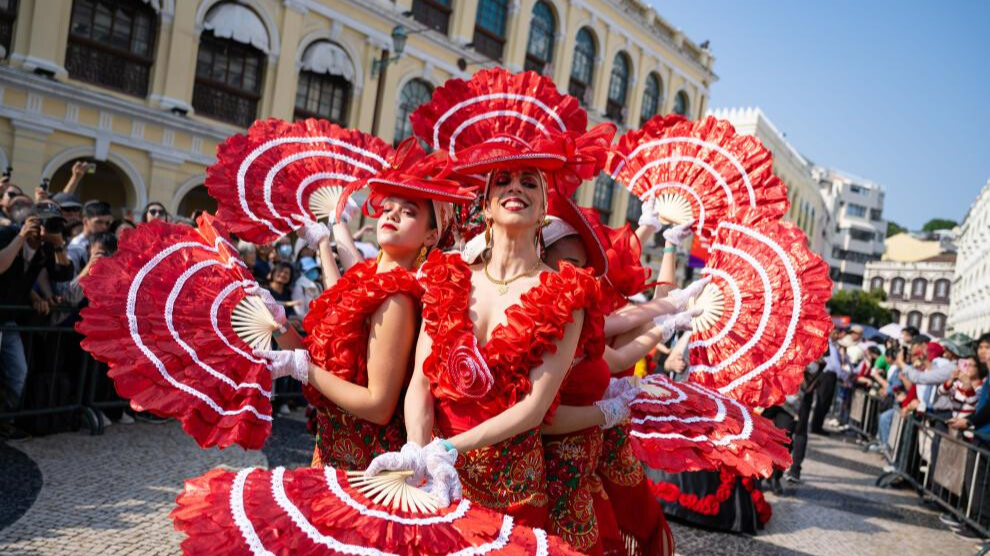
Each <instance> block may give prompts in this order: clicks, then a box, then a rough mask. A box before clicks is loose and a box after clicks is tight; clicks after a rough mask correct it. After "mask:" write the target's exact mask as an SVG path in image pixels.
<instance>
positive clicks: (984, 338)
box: [976, 332, 990, 345]
mask: <svg viewBox="0 0 990 556" xmlns="http://www.w3.org/2000/svg"><path fill="white" fill-rule="evenodd" d="M980 344H990V332H986V333H984V334H982V335H981V336H980V337H979V338H977V339H976V345H980Z"/></svg>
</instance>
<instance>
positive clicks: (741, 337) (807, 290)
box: [688, 209, 832, 407]
mask: <svg viewBox="0 0 990 556" xmlns="http://www.w3.org/2000/svg"><path fill="white" fill-rule="evenodd" d="M709 254H710V256H709V259H708V263H707V266H706V267H705V268H704V269H703V270H702V273H703V274H705V275H708V276H711V277H712V283H711V284H709V285H708V286H707V287H706V290H705V291H704V292H702V294H701V296H700V297H701V298H705V297H708V296H709V295H714V296H717V297H721V298H722V300H723V307H724V309H723V312H722V314H721V316H719V317H718V320H717V321H714V323H713V324H712V325H711V326H708V327H707V328H704V329H701V330H697V329H696V330H695V332H694V333H693V334H692V335H691V342H690V343H689V344H688V347H689V348H690V357H691V365H690V367H689V371H690V373H691V377H690V380H692V381H694V382H697V383H699V384H702V385H704V386H706V387H708V388H712V389H716V390H718V391H719V392H720V393H722V394H724V395H726V396H729V397H732V398H735V399H737V400H740V401H742V402H743V403H745V404H747V405H750V406H753V407H770V406H774V405H778V404H781V403H783V402H784V399H785V397H786V396H788V395H790V394H794V393H796V392H797V391H798V388H799V387H800V385H801V382H802V380H803V379H804V368H805V366H806V365H807V364H808V363H810V362H812V361H814V360H815V359H817V358H818V357H820V356H821V355H822V354H823V353H825V349H826V347H827V345H828V336H829V333H830V332H831V330H832V319H831V318H830V317H829V315H828V313H827V311H826V309H825V303H826V302H827V301H828V299H829V298H830V297H831V295H832V281H831V280H830V279H829V276H828V265H827V264H825V262H824V261H823V260H822V259H821V257H819V256H818V255H816V254H815V253H813V252H811V250H810V249H808V245H807V238H806V237H805V235H804V232H802V231H801V229H800V228H798V227H797V226H795V225H794V224H790V223H787V222H780V221H769V220H766V218H765V215H763V214H761V213H760V211H758V210H754V209H737V210H736V211H734V212H733V213H732V214H731V215H730V216H729V218H727V219H725V220H723V221H722V222H721V223H720V224H719V227H718V229H717V231H716V233H715V237H714V240H713V242H712V245H711V248H710V251H709ZM713 316H714V315H713ZM704 317H705V315H702V316H701V317H699V319H701V320H703V319H704ZM698 322H699V320H696V321H695V323H696V324H697V323H698Z"/></svg>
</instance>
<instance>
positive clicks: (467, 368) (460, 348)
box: [440, 333, 495, 398]
mask: <svg viewBox="0 0 990 556" xmlns="http://www.w3.org/2000/svg"><path fill="white" fill-rule="evenodd" d="M440 380H441V381H443V382H447V383H448V384H449V386H450V387H451V388H453V389H455V390H457V391H458V392H460V393H461V394H463V395H465V396H467V397H469V398H480V397H482V396H484V395H485V394H487V393H488V392H489V391H490V390H491V389H492V384H493V383H494V382H495V379H494V378H492V372H491V370H490V369H489V368H488V365H487V364H486V363H485V359H484V358H483V357H482V356H481V352H480V351H478V339H477V338H476V337H475V336H474V334H473V333H466V334H463V335H461V337H460V338H459V339H458V340H457V342H456V343H455V344H454V347H453V349H451V350H450V354H449V355H448V356H447V369H446V372H444V373H443V374H442V375H441V377H440Z"/></svg>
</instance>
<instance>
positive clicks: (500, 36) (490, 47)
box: [473, 0, 509, 60]
mask: <svg viewBox="0 0 990 556" xmlns="http://www.w3.org/2000/svg"><path fill="white" fill-rule="evenodd" d="M508 19H509V0H481V1H480V2H478V13H477V16H476V17H475V19H474V41H473V42H474V49H475V50H477V51H478V52H480V53H481V54H484V55H485V56H488V57H489V58H491V59H492V60H501V59H502V49H503V48H504V47H505V27H506V21H507V20H508Z"/></svg>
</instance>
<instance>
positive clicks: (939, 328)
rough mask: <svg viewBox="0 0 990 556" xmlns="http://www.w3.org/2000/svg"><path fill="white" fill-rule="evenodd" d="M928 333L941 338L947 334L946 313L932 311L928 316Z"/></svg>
mask: <svg viewBox="0 0 990 556" xmlns="http://www.w3.org/2000/svg"><path fill="white" fill-rule="evenodd" d="M928 334H930V335H932V336H935V337H938V338H941V337H942V336H943V335H944V334H945V315H943V314H942V313H932V314H931V316H930V317H928Z"/></svg>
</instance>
